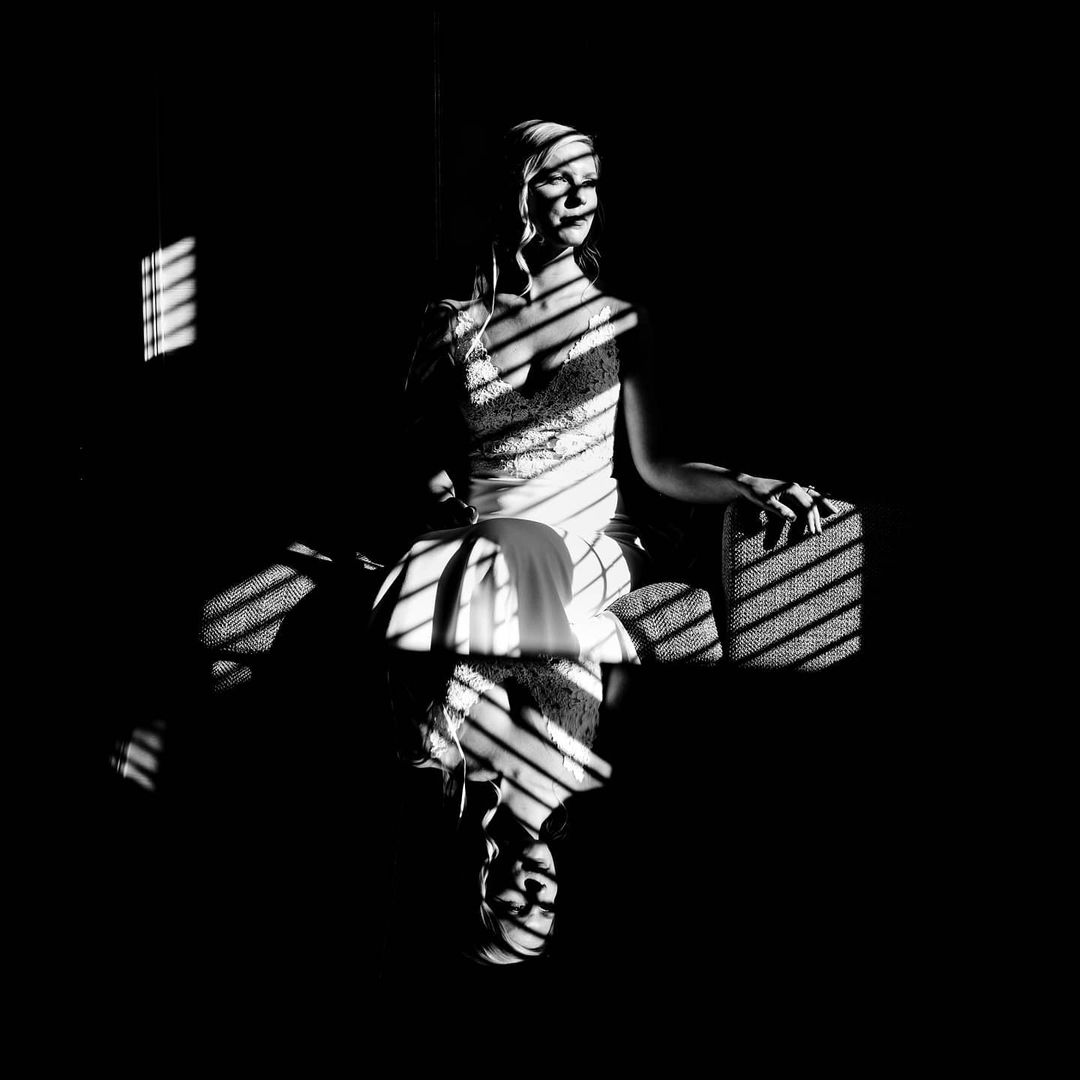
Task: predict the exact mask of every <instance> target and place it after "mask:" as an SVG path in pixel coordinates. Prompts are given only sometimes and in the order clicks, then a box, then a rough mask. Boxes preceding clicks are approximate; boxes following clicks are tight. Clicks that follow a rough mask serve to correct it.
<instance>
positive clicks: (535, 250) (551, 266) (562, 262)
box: [525, 244, 585, 300]
mask: <svg viewBox="0 0 1080 1080" xmlns="http://www.w3.org/2000/svg"><path fill="white" fill-rule="evenodd" d="M525 262H526V263H527V264H528V267H529V273H530V274H532V285H531V286H530V288H529V299H530V300H534V299H537V298H539V297H541V296H543V297H550V296H552V295H553V294H554V293H556V292H558V291H561V290H563V289H567V288H569V287H570V286H571V285H574V284H576V283H578V282H582V283H584V281H585V275H584V274H583V273H582V271H581V267H580V266H578V264H577V263H576V262H575V261H574V249H573V248H572V247H567V248H563V249H562V250H561V251H558V252H555V251H554V250H553V249H551V248H550V247H546V246H545V247H538V246H537V245H536V244H530V245H529V247H528V248H527V249H526V250H525Z"/></svg>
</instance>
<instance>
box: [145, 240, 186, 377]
mask: <svg viewBox="0 0 1080 1080" xmlns="http://www.w3.org/2000/svg"><path fill="white" fill-rule="evenodd" d="M142 294H143V359H144V360H152V359H153V358H154V357H155V356H161V355H162V354H163V353H167V352H174V351H175V350H177V349H182V348H183V347H184V346H185V345H191V344H192V343H193V342H194V341H195V238H194V237H192V236H189V237H187V238H185V239H184V240H179V241H177V242H176V243H175V244H170V245H169V247H166V248H160V249H158V250H157V251H155V252H153V253H152V254H150V255H147V256H146V258H145V259H143V261H142Z"/></svg>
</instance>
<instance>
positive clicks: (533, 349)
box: [373, 120, 821, 957]
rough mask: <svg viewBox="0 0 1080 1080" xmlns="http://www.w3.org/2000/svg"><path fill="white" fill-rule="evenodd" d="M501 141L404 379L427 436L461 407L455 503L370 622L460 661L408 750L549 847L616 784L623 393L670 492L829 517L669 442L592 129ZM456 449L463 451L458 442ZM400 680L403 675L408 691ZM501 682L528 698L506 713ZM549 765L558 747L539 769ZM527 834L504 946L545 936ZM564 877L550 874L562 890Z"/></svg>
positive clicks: (637, 449)
mask: <svg viewBox="0 0 1080 1080" xmlns="http://www.w3.org/2000/svg"><path fill="white" fill-rule="evenodd" d="M503 149H504V156H503V162H502V166H501V171H500V172H499V175H498V180H499V184H500V185H501V193H500V198H499V200H498V204H497V207H496V211H495V217H494V221H495V228H494V235H493V236H492V237H491V238H490V245H489V247H488V249H487V250H486V252H485V257H484V258H483V259H482V260H481V262H480V264H479V265H478V266H477V268H476V271H475V278H474V289H473V294H472V296H471V297H470V298H468V299H465V300H443V301H440V302H438V303H435V304H432V305H431V306H430V307H429V308H428V311H427V314H426V319H425V326H424V330H423V333H422V336H421V341H420V344H419V346H418V348H417V350H416V353H415V356H414V358H413V363H412V366H411V369H410V372H409V377H408V382H407V387H406V392H407V395H408V398H409V401H410V404H411V408H412V411H413V413H414V415H415V417H416V431H417V433H418V434H419V435H420V436H421V437H422V436H423V435H424V434H425V433H428V432H431V431H445V430H447V429H446V428H445V427H444V426H443V425H441V423H440V417H445V416H446V415H447V414H450V415H452V416H453V417H454V418H456V420H457V422H458V424H459V425H460V428H461V429H462V430H463V431H464V435H465V443H464V447H463V449H464V451H465V458H466V461H467V468H466V469H465V475H464V476H463V477H461V478H459V483H464V484H465V488H464V490H459V489H458V487H457V486H456V485H455V483H454V481H453V480H452V479H451V476H450V474H449V472H448V470H447V468H446V467H443V468H439V469H437V470H433V473H432V475H431V476H430V480H429V481H428V490H429V491H430V493H431V495H432V496H433V497H434V498H435V500H437V502H438V506H439V512H440V518H441V519H440V520H439V521H438V522H437V524H436V525H435V527H433V528H432V529H431V530H429V531H427V532H425V533H424V534H423V535H421V536H419V537H417V538H416V539H415V541H414V542H413V543H412V545H411V547H410V548H409V550H408V552H407V553H406V554H405V555H404V556H403V557H402V558H401V559H400V561H399V562H398V563H397V565H395V566H394V567H393V568H392V570H391V572H390V573H389V574H388V576H387V578H386V579H385V581H384V583H383V585H382V587H381V589H380V591H379V594H378V596H377V598H376V601H375V604H374V611H373V627H375V628H376V631H377V633H378V634H379V635H383V636H385V640H386V643H387V645H388V646H391V647H392V648H393V649H398V650H404V651H407V652H424V653H431V652H434V653H441V654H443V655H444V656H449V657H451V658H453V663H452V664H451V665H450V668H451V669H452V670H450V671H449V672H446V673H444V674H445V677H443V678H440V679H439V680H438V685H437V686H436V687H435V688H434V689H433V690H432V691H431V693H429V694H426V695H422V696H423V697H424V701H423V705H422V707H421V708H419V709H413V710H410V711H409V718H408V719H406V720H405V721H404V722H405V724H406V725H407V726H408V725H412V726H413V728H414V734H415V736H416V738H417V742H416V746H415V748H414V749H415V752H414V753H413V754H412V758H413V760H414V761H415V762H416V763H418V764H419V763H427V764H433V765H437V766H438V767H440V768H442V769H443V770H444V771H445V772H446V774H447V775H448V776H450V777H457V780H456V782H455V783H454V785H453V788H454V790H455V792H458V793H463V792H464V791H465V784H464V780H465V778H466V777H467V778H468V779H474V778H476V777H483V776H490V778H491V779H492V780H493V782H495V786H496V789H497V790H498V793H499V805H500V806H504V807H506V808H509V809H511V810H513V811H514V813H515V814H516V816H517V818H518V820H519V822H520V825H521V827H522V828H523V829H524V830H525V834H526V836H527V837H528V838H529V839H531V840H532V841H535V842H538V841H539V837H540V833H541V831H542V828H543V825H544V821H546V820H547V816H548V814H550V812H551V811H552V810H554V809H556V808H557V807H559V806H561V805H562V804H563V803H564V802H565V800H566V799H567V798H568V797H569V795H570V794H572V792H573V791H574V790H576V789H577V788H576V786H581V785H585V786H588V785H591V784H594V783H599V782H602V780H603V769H602V768H598V767H597V765H596V763H595V762H592V761H591V760H590V753H591V747H592V745H593V741H594V739H595V736H596V727H597V722H598V716H599V705H600V698H601V694H600V664H601V663H636V662H638V656H637V654H636V650H635V648H634V645H633V642H632V641H631V640H630V638H629V636H628V634H627V633H626V630H625V629H624V627H623V626H622V624H621V623H620V622H619V620H618V619H617V618H616V617H615V616H614V615H613V614H612V613H611V612H610V610H609V608H610V606H611V604H612V603H613V602H615V601H616V600H618V599H619V598H620V597H622V596H625V595H626V594H627V593H628V592H629V591H630V590H631V589H633V588H634V587H635V586H636V585H637V584H638V583H639V582H640V581H641V580H642V577H643V575H644V574H645V572H646V568H647V556H646V554H645V552H644V549H643V546H642V544H641V541H640V538H639V536H638V533H637V531H636V530H635V528H634V526H633V523H632V522H631V520H630V519H629V517H628V516H627V515H626V514H625V513H624V512H623V505H622V503H621V500H620V494H619V490H618V485H617V482H616V479H615V476H614V471H613V463H614V448H615V423H616V415H617V410H620V409H621V411H622V415H623V417H624V422H625V429H626V435H627V440H628V444H629V448H630V452H631V455H632V458H633V464H634V467H635V468H636V470H637V472H638V473H639V475H640V476H641V478H642V479H643V480H644V481H645V483H646V484H648V485H649V486H650V487H651V488H653V489H655V490H656V491H658V492H660V493H662V494H663V495H666V496H668V497H670V498H673V499H677V500H682V501H684V502H689V503H712V504H723V503H728V502H731V501H733V500H736V499H744V500H746V501H748V502H749V503H752V504H753V505H755V506H758V507H761V508H763V509H765V510H767V511H769V512H770V513H772V514H775V515H778V516H781V517H784V518H794V517H796V516H797V515H804V516H805V518H806V522H807V526H808V528H809V530H810V531H811V532H815V533H816V532H819V531H820V529H821V521H820V515H819V511H818V508H817V505H816V502H815V498H816V494H817V493H816V492H813V491H810V490H805V489H803V488H802V487H800V486H799V485H798V484H793V483H789V482H784V481H781V480H776V479H771V478H766V477H759V476H751V475H748V474H746V473H741V472H738V471H735V470H733V469H731V468H726V467H724V466H722V465H717V464H713V463H708V462H702V461H691V460H685V459H683V458H682V457H679V456H676V455H673V454H672V453H671V452H669V451H668V449H667V448H666V447H665V446H664V445H663V442H662V439H661V436H660V428H659V423H658V418H657V417H656V416H655V415H654V405H653V402H654V401H655V394H654V390H653V379H654V374H653V366H652V358H651V349H650V332H649V320H648V317H647V314H646V313H645V311H643V310H642V309H641V308H640V307H637V306H635V305H634V304H632V303H630V302H629V301H628V300H626V299H624V298H621V297H618V296H615V295H612V294H611V293H610V292H609V291H607V289H606V288H605V287H604V285H603V283H602V282H601V281H600V279H599V276H598V274H599V253H598V250H597V247H596V242H595V240H596V231H597V221H598V219H599V216H600V203H599V194H598V192H599V185H600V175H601V165H600V159H599V157H598V155H597V153H596V150H595V147H594V144H593V140H592V138H590V137H589V136H588V135H586V134H584V133H582V132H580V131H577V130H576V129H574V128H571V127H566V126H564V125H561V124H555V123H548V122H542V121H539V120H532V121H528V122H526V123H523V124H519V125H517V126H516V127H514V128H513V129H511V131H510V132H509V133H508V135H507V137H506V140H505V144H504V148H503ZM445 449H446V452H447V455H448V456H449V455H450V452H451V449H452V448H451V446H450V445H449V442H448V444H447V445H446V447H445ZM463 658H467V659H463ZM528 658H534V662H529V659H528ZM404 681H407V680H401V679H399V680H397V682H396V685H395V687H394V688H393V693H394V694H395V695H396V697H397V699H398V700H399V702H400V701H401V700H403V698H404V697H405V696H408V695H406V693H405V691H406V687H405V686H404V685H403V682H404ZM508 685H509V686H511V687H512V688H513V689H514V691H515V693H516V694H517V693H520V695H522V700H523V701H524V702H525V704H523V705H521V706H520V707H513V708H511V705H510V698H509V697H508V695H507V689H506V688H507V686H508ZM407 689H408V691H409V694H411V695H413V696H415V694H416V693H417V687H416V685H412V686H410V687H408V688H407ZM399 713H400V710H399ZM500 715H501V717H502V718H501V719H500ZM507 725H511V727H507ZM493 728H494V729H497V730H495V731H493ZM511 728H513V729H514V730H515V731H516V732H518V733H519V734H518V735H515V736H514V737H513V738H510V735H511ZM522 741H523V742H524V743H526V744H528V749H527V750H526V749H524V748H523V747H522V746H519V745H517V743H519V742H522ZM508 744H510V745H511V746H512V749H510V750H507V749H506V746H507V745H508ZM499 746H502V747H503V749H502V750H500V751H499V752H498V753H496V752H495V748H497V747H499ZM508 755H509V756H508ZM537 762H543V763H545V764H544V765H543V767H542V768H539V772H537V771H536V770H537V768H538V766H537ZM514 769H516V770H517V775H514V774H513V770H514ZM507 770H510V772H507ZM530 770H531V771H530ZM540 776H543V777H545V778H546V779H544V780H543V782H542V784H541V787H542V788H543V792H542V793H541V795H539V796H538V795H537V791H536V783H535V782H536V781H537V777H540ZM523 777H524V778H525V779H524V780H523ZM530 777H531V779H529V778H530ZM549 787H550V788H551V790H550V791H549V790H548V788H549ZM545 805H546V806H547V808H548V814H544V813H541V812H540V809H539V808H540V807H543V806H545ZM492 814H494V810H493V811H492ZM490 820H494V817H492V818H491V819H490ZM523 851H524V854H523V861H522V862H521V866H520V867H518V869H514V866H516V864H513V865H512V866H511V868H510V870H509V871H508V872H506V873H505V874H500V875H498V877H499V878H500V881H501V882H504V883H505V882H511V883H513V884H510V885H507V889H508V891H509V893H510V894H513V896H512V903H508V904H507V906H506V908H505V910H506V912H508V913H509V914H510V916H512V917H513V918H518V916H520V915H521V914H522V912H525V911H526V909H528V914H525V916H524V917H523V918H521V919H520V920H519V921H520V925H519V927H518V928H519V930H520V933H519V934H518V935H516V938H517V940H516V944H514V945H513V947H511V948H501V947H500V948H501V951H500V955H503V956H514V957H520V956H521V955H522V954H523V952H524V953H528V952H529V946H528V943H527V942H526V941H525V940H524V939H525V938H527V937H529V935H530V934H531V935H533V937H535V936H536V934H537V932H538V930H539V922H540V920H541V919H542V917H543V916H542V912H543V911H544V907H543V903H542V902H543V901H544V899H545V897H547V896H548V895H549V892H548V885H546V884H545V883H544V878H543V875H542V873H541V871H543V870H545V869H547V867H545V856H544V855H543V852H540V851H539V848H536V849H533V848H530V847H528V846H526V848H525V849H523ZM530 867H532V868H533V873H534V876H533V877H532V878H530V877H529V876H528V873H529V871H530ZM537 868H538V869H537ZM518 870H520V871H521V873H524V874H525V876H524V877H521V875H520V874H519V873H518ZM530 882H532V884H531V885H530ZM481 891H482V892H485V894H486V890H485V889H482V890H481ZM554 891H555V890H554V886H553V883H551V888H550V896H551V898H552V899H553V898H554ZM500 895H501V891H500V893H497V894H496V896H495V898H494V899H495V900H498V899H499V896H500ZM523 897H524V899H523ZM530 898H531V901H532V903H531V904H530V903H528V902H527V901H529V899H530ZM500 902H501V901H500ZM533 908H535V909H536V911H533ZM499 910H502V909H501V908H500V904H499V903H495V904H494V908H493V912H494V913H497V912H498V911H499ZM537 912H539V913H541V914H537ZM534 921H535V923H536V925H533V923H534ZM510 936H511V937H513V936H514V935H510ZM503 937H504V938H505V937H506V935H503ZM502 944H503V946H505V945H506V941H505V940H503V942H502ZM533 945H534V946H538V942H535V941H534V942H533ZM497 951H499V950H497ZM533 951H536V950H535V949H534V950H533Z"/></svg>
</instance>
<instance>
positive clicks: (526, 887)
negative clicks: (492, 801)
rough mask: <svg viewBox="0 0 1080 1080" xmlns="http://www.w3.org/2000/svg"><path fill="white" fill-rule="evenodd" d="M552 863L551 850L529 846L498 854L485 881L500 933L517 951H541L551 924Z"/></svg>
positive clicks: (555, 890)
mask: <svg viewBox="0 0 1080 1080" xmlns="http://www.w3.org/2000/svg"><path fill="white" fill-rule="evenodd" d="M558 891H559V885H558V882H557V881H556V880H555V860H554V859H553V858H552V856H551V849H550V848H549V847H548V846H547V844H543V843H540V842H533V843H530V844H528V845H526V846H524V847H522V848H519V849H517V850H516V851H514V852H513V853H512V854H500V856H499V858H498V859H497V860H496V861H495V864H494V865H493V866H492V868H491V874H490V875H489V877H488V887H487V899H488V903H489V904H490V905H491V909H492V911H494V912H495V916H496V918H498V920H499V921H500V923H502V926H503V932H504V933H505V934H506V936H507V937H508V938H509V939H510V940H511V941H512V942H513V943H514V944H515V945H517V946H518V947H519V948H521V949H524V950H525V951H527V952H536V951H538V950H539V949H541V948H543V946H544V943H545V942H546V941H547V938H548V935H549V934H550V933H551V927H552V925H553V924H554V922H555V897H556V894H557V893H558Z"/></svg>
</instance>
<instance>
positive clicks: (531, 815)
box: [501, 778, 570, 840]
mask: <svg viewBox="0 0 1080 1080" xmlns="http://www.w3.org/2000/svg"><path fill="white" fill-rule="evenodd" d="M501 787H502V804H503V805H504V806H505V807H506V809H507V810H509V811H510V813H512V814H513V815H514V817H515V818H517V820H518V821H519V822H520V823H521V825H522V826H523V827H524V828H525V830H526V831H527V832H528V833H529V835H530V836H532V838H533V839H534V840H535V839H536V838H537V837H538V836H539V835H540V826H541V825H543V824H544V822H545V821H546V820H547V818H548V817H549V816H550V814H551V811H552V810H554V809H555V805H553V801H554V794H553V792H551V791H549V792H546V793H545V794H543V795H542V794H541V793H540V792H538V791H533V790H531V789H530V788H529V787H528V785H523V784H521V783H520V781H519V782H518V783H513V782H512V781H510V780H507V779H505V778H504V779H503V781H502V785H501ZM569 795H570V792H569V791H564V792H563V798H566V797H567V796H569Z"/></svg>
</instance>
